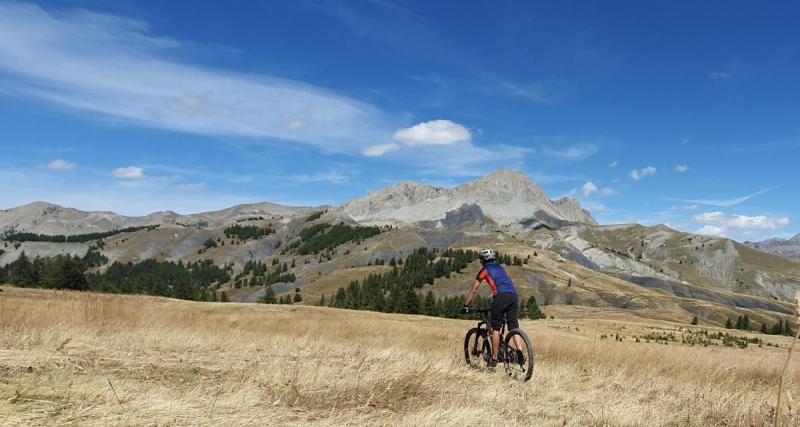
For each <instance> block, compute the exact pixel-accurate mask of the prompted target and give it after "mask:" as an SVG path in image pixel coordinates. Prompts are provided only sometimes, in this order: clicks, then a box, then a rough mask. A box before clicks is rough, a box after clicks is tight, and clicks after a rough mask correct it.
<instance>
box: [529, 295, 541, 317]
mask: <svg viewBox="0 0 800 427" xmlns="http://www.w3.org/2000/svg"><path fill="white" fill-rule="evenodd" d="M526 308H527V314H528V318H529V319H532V320H536V319H544V318H545V317H546V316H545V315H544V313H542V310H541V309H540V308H539V304H538V303H537V302H536V297H535V296H532V295H531V297H530V298H528V303H527V305H526Z"/></svg>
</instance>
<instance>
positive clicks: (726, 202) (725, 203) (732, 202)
mask: <svg viewBox="0 0 800 427" xmlns="http://www.w3.org/2000/svg"><path fill="white" fill-rule="evenodd" d="M774 189H775V187H770V188H765V189H763V190H759V191H756V192H755V193H753V194H748V195H746V196H742V197H735V198H733V199H688V200H683V201H684V202H688V203H696V204H701V205H706V206H715V207H720V208H729V207H731V206H736V205H739V204H742V203H744V202H746V201H748V200H750V199H752V198H753V197H757V196H760V195H762V194H765V193H768V192H770V191H772V190H774Z"/></svg>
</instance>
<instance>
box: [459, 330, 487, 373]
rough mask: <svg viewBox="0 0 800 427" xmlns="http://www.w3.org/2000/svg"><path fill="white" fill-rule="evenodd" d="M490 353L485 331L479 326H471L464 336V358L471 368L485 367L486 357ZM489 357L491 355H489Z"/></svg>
mask: <svg viewBox="0 0 800 427" xmlns="http://www.w3.org/2000/svg"><path fill="white" fill-rule="evenodd" d="M490 354H491V347H490V346H489V341H488V337H487V335H486V331H485V330H483V329H481V328H472V329H470V330H468V331H467V335H466V336H465V337H464V359H465V360H466V362H467V365H468V366H470V367H472V368H480V367H485V366H486V365H487V360H486V357H487V355H490ZM489 357H491V356H489Z"/></svg>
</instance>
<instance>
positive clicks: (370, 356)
mask: <svg viewBox="0 0 800 427" xmlns="http://www.w3.org/2000/svg"><path fill="white" fill-rule="evenodd" d="M0 289H2V291H3V292H2V293H0V425H323V426H325V425H330V426H334V425H335V426H339V425H387V426H388V425H392V426H394V425H414V426H420V425H462V426H471V425H484V426H485V425H559V426H560V425H568V426H570V425H581V426H583V425H598V426H600V425H612V426H640V425H648V426H650V425H652V426H678V425H680V426H686V425H698V426H701V425H702V426H708V425H734V426H735V425H748V426H750V425H756V426H760V425H772V423H773V421H774V418H775V411H774V405H775V398H776V393H777V385H778V382H779V378H780V371H781V369H782V367H783V362H784V360H785V358H786V353H787V351H788V347H789V344H790V342H791V341H790V339H789V338H787V337H780V336H768V335H762V334H755V333H753V334H749V333H745V332H742V331H736V333H734V332H732V331H729V330H725V329H717V328H709V327H692V326H689V325H683V324H673V323H669V322H662V321H657V320H646V319H641V318H638V317H635V316H633V315H630V314H628V313H625V312H624V310H600V309H589V308H582V307H578V306H551V307H548V308H547V310H546V312H547V314H548V316H553V317H554V318H553V319H547V320H538V321H530V320H524V321H522V325H521V326H522V328H523V329H525V330H526V331H527V332H528V334H529V335H530V336H531V338H532V339H533V342H534V347H535V349H536V354H537V362H536V369H535V372H534V377H533V379H532V380H531V381H530V382H528V383H519V382H513V381H511V380H509V379H507V378H506V377H505V376H504V375H503V373H502V370H498V371H495V372H485V371H478V370H474V369H470V368H468V367H466V366H465V364H464V360H463V353H462V346H463V337H464V333H465V331H466V330H467V328H469V327H471V326H472V325H473V324H474V323H475V322H474V321H467V320H453V319H441V318H431V317H425V316H412V315H400V314H384V313H374V312H364V311H350V310H342V309H332V308H322V307H311V306H298V305H294V306H281V305H262V304H234V303H200V302H187V301H178V300H170V299H164V298H155V297H145V296H119V295H104V294H94V293H87V292H84V293H80V292H64V291H48V290H33V289H19V288H14V287H3V288H0ZM703 331H707V332H708V333H711V334H714V333H718V332H722V333H728V332H730V333H731V334H734V335H737V336H738V337H739V338H738V339H740V340H747V339H752V338H758V339H759V340H761V341H758V342H756V341H755V340H752V341H751V342H750V343H749V344H748V345H747V346H746V348H741V346H740V345H732V346H728V345H725V344H724V343H723V340H722V339H720V340H714V339H711V340H704V339H696V338H697V337H699V336H706V335H705V334H706V333H705V332H703ZM670 335H671V336H672V337H674V339H658V337H665V336H670ZM685 337H695V338H693V339H691V340H686V339H685ZM740 342H741V341H740ZM798 374H800V368H798V363H797V361H795V362H794V363H792V364H791V365H790V367H789V370H788V373H787V375H786V377H785V378H786V380H785V381H786V383H785V390H786V391H787V394H786V398H785V403H786V405H784V407H783V411H782V414H783V416H784V421H783V422H784V425H785V424H786V422H787V417H788V416H792V417H793V419H792V421H790V422H797V417H796V416H794V414H793V411H795V409H794V405H795V403H794V401H793V400H792V398H791V397H790V396H800V382H798Z"/></svg>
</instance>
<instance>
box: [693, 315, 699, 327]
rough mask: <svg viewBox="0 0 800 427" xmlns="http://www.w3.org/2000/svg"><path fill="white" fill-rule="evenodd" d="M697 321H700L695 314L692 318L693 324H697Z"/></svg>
mask: <svg viewBox="0 0 800 427" xmlns="http://www.w3.org/2000/svg"><path fill="white" fill-rule="evenodd" d="M697 323H698V319H697V316H694V318H693V319H692V325H697Z"/></svg>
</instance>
